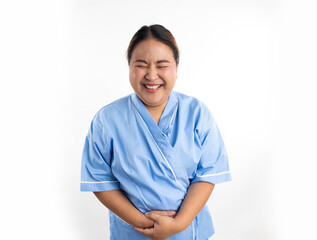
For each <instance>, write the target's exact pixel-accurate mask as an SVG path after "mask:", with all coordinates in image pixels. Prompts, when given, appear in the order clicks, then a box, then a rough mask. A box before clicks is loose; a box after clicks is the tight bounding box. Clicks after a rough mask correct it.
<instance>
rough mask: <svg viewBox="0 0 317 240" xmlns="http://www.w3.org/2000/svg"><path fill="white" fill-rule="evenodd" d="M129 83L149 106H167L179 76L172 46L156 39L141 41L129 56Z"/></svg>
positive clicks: (149, 107)
mask: <svg viewBox="0 0 317 240" xmlns="http://www.w3.org/2000/svg"><path fill="white" fill-rule="evenodd" d="M129 69H130V74H129V77H130V83H131V86H132V88H133V89H134V91H135V93H136V94H137V95H138V97H139V98H140V99H141V100H142V102H143V103H144V104H145V106H146V107H147V108H148V109H151V108H155V107H162V108H164V107H165V105H166V103H167V101H168V97H169V95H170V93H171V91H172V89H173V87H174V85H175V81H176V78H177V65H176V62H175V59H174V55H173V51H172V49H171V48H170V47H169V46H167V45H165V44H164V43H161V42H159V41H157V40H155V39H148V40H145V41H142V42H140V43H139V44H138V45H136V47H135V48H134V50H133V52H132V56H131V60H130V66H129Z"/></svg>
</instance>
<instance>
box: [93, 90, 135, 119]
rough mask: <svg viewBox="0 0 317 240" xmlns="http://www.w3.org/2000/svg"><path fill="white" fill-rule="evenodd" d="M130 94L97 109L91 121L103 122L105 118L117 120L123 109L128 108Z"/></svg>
mask: <svg viewBox="0 0 317 240" xmlns="http://www.w3.org/2000/svg"><path fill="white" fill-rule="evenodd" d="M130 96H131V94H129V95H127V96H124V97H122V98H119V99H117V100H115V101H113V102H111V103H108V104H107V105H105V106H103V107H102V108H101V109H100V110H99V111H97V113H96V114H95V116H94V118H93V121H97V122H104V121H105V120H106V119H107V121H108V122H109V121H110V120H111V119H114V120H117V119H118V118H119V117H120V115H122V113H124V111H125V110H128V109H129V99H130Z"/></svg>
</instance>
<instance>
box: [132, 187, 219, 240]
mask: <svg viewBox="0 0 317 240" xmlns="http://www.w3.org/2000/svg"><path fill="white" fill-rule="evenodd" d="M214 186H215V185H214V184H211V183H208V182H195V183H193V184H191V185H190V186H189V188H188V191H187V194H186V196H185V199H184V201H183V203H182V205H181V207H180V209H179V211H178V213H177V215H176V217H175V218H171V217H166V216H160V215H158V214H156V213H153V212H149V213H146V214H145V215H146V216H147V217H148V218H150V219H152V220H154V221H155V224H154V227H153V228H147V229H145V228H135V229H136V230H137V231H138V232H140V233H143V234H144V235H145V236H147V237H149V238H150V239H157V240H159V239H166V238H168V237H170V236H173V235H175V234H177V233H179V232H182V231H184V230H185V229H186V228H187V227H188V226H189V225H190V224H191V222H192V221H193V220H194V218H195V217H196V216H197V214H198V213H199V212H200V210H201V209H202V208H203V207H204V206H205V204H206V203H207V201H208V198H209V196H210V194H211V193H212V191H213V189H214Z"/></svg>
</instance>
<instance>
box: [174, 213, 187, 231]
mask: <svg viewBox="0 0 317 240" xmlns="http://www.w3.org/2000/svg"><path fill="white" fill-rule="evenodd" d="M174 220H175V229H176V230H177V233H180V232H182V231H184V230H185V229H186V228H188V226H189V225H190V222H188V221H186V218H184V217H182V216H179V215H176V217H175V218H174Z"/></svg>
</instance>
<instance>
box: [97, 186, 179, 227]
mask: <svg viewBox="0 0 317 240" xmlns="http://www.w3.org/2000/svg"><path fill="white" fill-rule="evenodd" d="M94 194H95V195H96V197H97V198H98V199H99V201H100V202H101V203H102V204H103V205H105V206H106V207H107V208H108V209H110V211H112V212H113V213H114V214H116V215H117V216H118V217H120V218H121V219H122V220H123V221H125V222H127V223H128V224H130V225H132V226H135V227H140V228H150V227H153V226H154V221H153V220H151V219H149V218H147V217H146V216H145V215H144V214H143V213H141V212H140V211H139V210H138V209H137V208H136V207H135V206H134V205H133V204H132V203H131V202H130V201H129V200H128V198H127V197H126V196H125V195H124V194H123V193H122V192H121V190H110V191H104V192H94ZM152 212H153V213H156V214H159V215H161V216H170V217H174V216H175V213H176V212H175V211H152Z"/></svg>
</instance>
